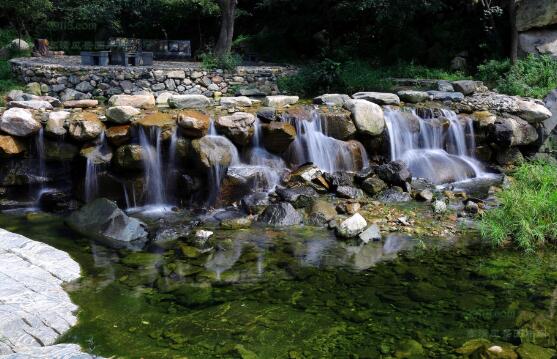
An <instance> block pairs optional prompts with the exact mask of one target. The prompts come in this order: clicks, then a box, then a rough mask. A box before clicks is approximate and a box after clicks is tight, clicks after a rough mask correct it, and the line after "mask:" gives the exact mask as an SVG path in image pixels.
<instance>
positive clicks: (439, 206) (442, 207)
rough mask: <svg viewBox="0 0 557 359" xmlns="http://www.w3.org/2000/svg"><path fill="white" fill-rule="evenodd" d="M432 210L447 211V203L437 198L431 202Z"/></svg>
mask: <svg viewBox="0 0 557 359" xmlns="http://www.w3.org/2000/svg"><path fill="white" fill-rule="evenodd" d="M432 207H433V212H435V213H445V212H447V204H446V203H445V202H443V201H440V200H437V201H435V202H433V204H432Z"/></svg>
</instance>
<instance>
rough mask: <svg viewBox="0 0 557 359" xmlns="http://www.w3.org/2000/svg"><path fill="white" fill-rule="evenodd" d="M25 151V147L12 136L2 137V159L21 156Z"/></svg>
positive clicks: (0, 144)
mask: <svg viewBox="0 0 557 359" xmlns="http://www.w3.org/2000/svg"><path fill="white" fill-rule="evenodd" d="M24 151H25V146H24V145H23V144H22V143H21V142H20V141H19V140H17V139H15V138H13V137H12V136H2V135H0V155H1V156H2V157H11V156H15V155H19V154H21V153H23V152H24Z"/></svg>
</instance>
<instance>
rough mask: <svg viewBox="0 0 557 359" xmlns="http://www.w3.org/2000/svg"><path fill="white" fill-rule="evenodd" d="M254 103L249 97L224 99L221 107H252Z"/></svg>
mask: <svg viewBox="0 0 557 359" xmlns="http://www.w3.org/2000/svg"><path fill="white" fill-rule="evenodd" d="M252 103H253V101H252V100H251V99H250V98H249V97H247V96H237V97H222V98H221V99H220V105H221V106H222V107H224V108H232V107H250V106H251V105H252Z"/></svg>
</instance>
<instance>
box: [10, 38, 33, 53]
mask: <svg viewBox="0 0 557 359" xmlns="http://www.w3.org/2000/svg"><path fill="white" fill-rule="evenodd" d="M9 46H10V47H11V48H12V49H14V50H19V51H27V50H29V49H30V46H29V44H28V43H27V41H25V40H23V39H13V40H12V41H10V45H9Z"/></svg>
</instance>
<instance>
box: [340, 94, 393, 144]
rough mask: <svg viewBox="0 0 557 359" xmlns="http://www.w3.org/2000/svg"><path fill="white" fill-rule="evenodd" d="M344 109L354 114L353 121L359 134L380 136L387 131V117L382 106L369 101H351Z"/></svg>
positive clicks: (347, 102)
mask: <svg viewBox="0 0 557 359" xmlns="http://www.w3.org/2000/svg"><path fill="white" fill-rule="evenodd" d="M344 107H345V108H346V109H347V110H348V111H350V112H352V119H353V120H354V124H355V125H356V128H357V129H358V131H359V132H361V133H364V134H367V135H372V136H378V135H380V134H382V133H383V131H384V130H385V126H386V124H385V115H384V113H383V109H382V108H381V106H379V105H377V104H375V103H373V102H369V101H367V100H349V101H346V103H345V104H344Z"/></svg>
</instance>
